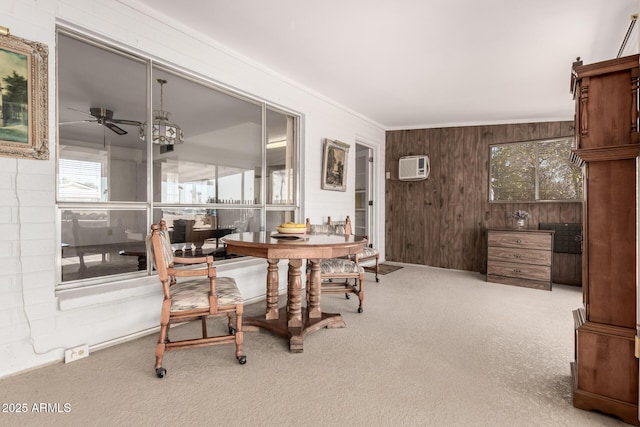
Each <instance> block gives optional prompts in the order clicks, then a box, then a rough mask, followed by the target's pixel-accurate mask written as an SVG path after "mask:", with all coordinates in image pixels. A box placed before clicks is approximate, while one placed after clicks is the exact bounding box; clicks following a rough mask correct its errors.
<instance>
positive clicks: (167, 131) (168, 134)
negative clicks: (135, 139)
mask: <svg viewBox="0 0 640 427" xmlns="http://www.w3.org/2000/svg"><path fill="white" fill-rule="evenodd" d="M157 82H158V83H160V109H159V110H153V122H152V124H151V142H153V143H154V144H158V145H175V144H182V143H183V142H184V134H183V133H182V129H180V126H178V125H177V124H175V123H172V122H171V120H170V119H169V117H170V116H171V114H170V113H169V112H168V111H164V109H163V86H164V85H165V84H166V83H167V81H166V80H164V79H158V80H157ZM146 129H147V126H146V123H145V125H144V126H142V127H141V128H140V139H142V140H145V132H146Z"/></svg>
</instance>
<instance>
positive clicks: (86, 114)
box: [67, 107, 95, 118]
mask: <svg viewBox="0 0 640 427" xmlns="http://www.w3.org/2000/svg"><path fill="white" fill-rule="evenodd" d="M67 109H68V110H71V111H77V112H78V113H81V114H84V115H85V116H87V117H91V118H95V116H92V115H91V114H89V113H87V112H86V111H82V110H78V109H77V108H71V107H67Z"/></svg>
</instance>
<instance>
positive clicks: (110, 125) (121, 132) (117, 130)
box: [103, 122, 127, 135]
mask: <svg viewBox="0 0 640 427" xmlns="http://www.w3.org/2000/svg"><path fill="white" fill-rule="evenodd" d="M103 125H104V126H105V127H108V128H109V129H111V130H112V131H114V132H115V133H117V134H118V135H126V134H127V131H126V130H124V129H122V128H121V127H118V126H116V125H114V124H113V123H111V122H105V123H103Z"/></svg>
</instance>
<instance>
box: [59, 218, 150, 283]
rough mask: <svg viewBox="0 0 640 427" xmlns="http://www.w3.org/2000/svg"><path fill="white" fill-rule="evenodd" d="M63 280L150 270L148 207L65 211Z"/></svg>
mask: <svg viewBox="0 0 640 427" xmlns="http://www.w3.org/2000/svg"><path fill="white" fill-rule="evenodd" d="M61 214H62V217H61V224H62V234H61V242H62V280H63V282H67V281H72V280H80V279H91V278H95V277H101V276H113V275H117V274H122V273H130V272H134V271H141V270H144V271H146V269H147V267H146V264H145V263H144V262H140V261H141V260H140V259H139V257H141V256H143V255H144V253H145V243H144V238H145V236H146V228H147V220H146V211H144V210H109V209H68V210H64V211H62V213H61Z"/></svg>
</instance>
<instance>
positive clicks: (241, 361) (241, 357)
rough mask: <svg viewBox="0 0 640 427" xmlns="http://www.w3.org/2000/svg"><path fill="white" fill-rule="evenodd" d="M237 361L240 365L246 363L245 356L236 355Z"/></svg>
mask: <svg viewBox="0 0 640 427" xmlns="http://www.w3.org/2000/svg"><path fill="white" fill-rule="evenodd" d="M238 363H239V364H241V365H244V364H245V363H247V356H238Z"/></svg>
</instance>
